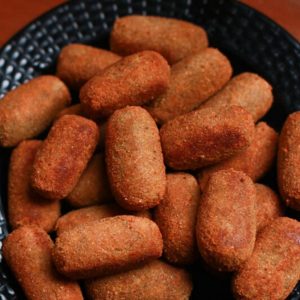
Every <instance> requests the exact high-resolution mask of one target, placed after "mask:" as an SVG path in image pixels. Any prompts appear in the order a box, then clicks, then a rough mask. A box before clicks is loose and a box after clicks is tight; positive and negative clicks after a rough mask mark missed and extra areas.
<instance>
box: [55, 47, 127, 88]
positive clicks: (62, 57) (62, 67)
mask: <svg viewBox="0 0 300 300" xmlns="http://www.w3.org/2000/svg"><path fill="white" fill-rule="evenodd" d="M120 58H121V57H120V56H119V55H117V54H115V53H113V52H111V51H107V50H104V49H99V48H95V47H91V46H87V45H82V44H71V45H67V46H65V47H64V48H63V49H62V50H61V52H60V54H59V56H58V61H57V66H56V76H58V77H59V78H60V79H61V80H62V81H64V82H65V83H66V85H67V86H69V87H70V88H72V89H74V90H79V88H80V87H81V86H82V85H83V84H84V83H86V82H87V81H88V80H89V79H91V78H92V77H93V76H95V75H97V74H100V73H101V72H102V70H103V69H105V68H107V67H108V66H110V65H112V64H113V63H115V62H117V61H118V60H119V59H120Z"/></svg>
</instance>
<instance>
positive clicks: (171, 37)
mask: <svg viewBox="0 0 300 300" xmlns="http://www.w3.org/2000/svg"><path fill="white" fill-rule="evenodd" d="M207 46H208V40H207V35H206V32H205V30H204V29H203V28H202V27H200V26H197V25H194V24H192V23H189V22H186V21H183V20H177V19H171V18H163V17H156V16H126V17H122V18H119V19H117V20H116V21H115V23H114V26H113V29H112V32H111V35H110V47H111V49H112V51H114V52H116V53H119V54H121V55H129V54H132V53H136V52H139V51H143V50H154V51H157V52H159V53H160V54H161V55H163V56H164V57H165V58H166V59H167V60H168V62H169V63H170V64H173V63H175V62H177V61H179V60H181V59H183V58H184V57H185V56H187V55H189V54H192V53H195V52H197V51H199V50H201V49H204V48H206V47H207Z"/></svg>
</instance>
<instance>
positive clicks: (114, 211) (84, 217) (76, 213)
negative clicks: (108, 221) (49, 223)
mask: <svg viewBox="0 0 300 300" xmlns="http://www.w3.org/2000/svg"><path fill="white" fill-rule="evenodd" d="M129 214H133V215H135V216H139V217H144V218H148V219H151V214H150V212H149V211H141V212H133V213H132V212H129V211H126V210H124V209H123V208H121V207H120V206H118V205H116V204H114V203H110V204H102V205H93V206H90V207H85V208H81V209H76V210H72V211H70V212H68V213H67V214H65V215H63V216H61V217H60V218H59V219H58V220H57V222H56V225H55V230H56V234H57V235H60V234H61V233H62V232H64V231H67V230H70V229H72V228H74V227H75V226H81V225H82V224H85V223H88V222H94V221H97V220H101V219H104V218H108V217H114V216H117V215H129Z"/></svg>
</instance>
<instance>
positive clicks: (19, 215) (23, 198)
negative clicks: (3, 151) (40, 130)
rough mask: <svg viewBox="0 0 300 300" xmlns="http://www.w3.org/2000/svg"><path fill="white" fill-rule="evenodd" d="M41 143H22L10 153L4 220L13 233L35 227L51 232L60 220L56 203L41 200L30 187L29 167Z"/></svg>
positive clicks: (57, 203) (30, 170)
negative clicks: (23, 227) (20, 227)
mask: <svg viewBox="0 0 300 300" xmlns="http://www.w3.org/2000/svg"><path fill="white" fill-rule="evenodd" d="M41 144H42V142H41V141H38V140H26V141H23V142H21V143H20V144H19V145H18V146H17V147H16V148H15V149H14V150H13V152H12V154H11V158H10V164H9V171H8V194H7V196H8V220H9V223H10V225H11V227H12V228H13V229H15V228H17V227H19V226H22V225H36V226H38V227H41V228H43V229H44V230H45V231H47V232H49V231H52V230H53V228H54V225H55V223H56V220H57V219H58V218H59V216H60V203H59V202H57V201H51V200H46V199H43V198H42V197H41V196H39V195H37V194H36V193H34V191H33V190H32V189H31V186H30V176H31V172H32V165H33V161H34V158H35V155H36V152H37V151H38V149H39V147H40V146H41Z"/></svg>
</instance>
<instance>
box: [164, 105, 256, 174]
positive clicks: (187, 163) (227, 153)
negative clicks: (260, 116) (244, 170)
mask: <svg viewBox="0 0 300 300" xmlns="http://www.w3.org/2000/svg"><path fill="white" fill-rule="evenodd" d="M253 136H254V122H253V119H252V116H251V115H250V114H249V113H248V112H246V111H245V110H244V109H243V108H241V107H238V106H230V107H223V108H217V109H215V108H206V109H201V110H197V111H193V112H190V113H187V114H185V115H182V116H179V117H176V118H175V119H173V120H171V121H169V122H167V123H165V124H164V125H163V126H162V127H161V129H160V137H161V143H162V149H163V153H164V158H165V162H166V164H167V165H168V166H169V167H171V168H174V169H177V170H187V169H197V168H201V167H204V166H207V165H211V164H214V163H217V162H220V161H222V160H225V159H228V158H229V157H231V156H233V155H235V154H237V153H239V152H241V151H243V150H245V149H246V148H247V147H248V146H249V145H250V144H251V142H252V139H253Z"/></svg>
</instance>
